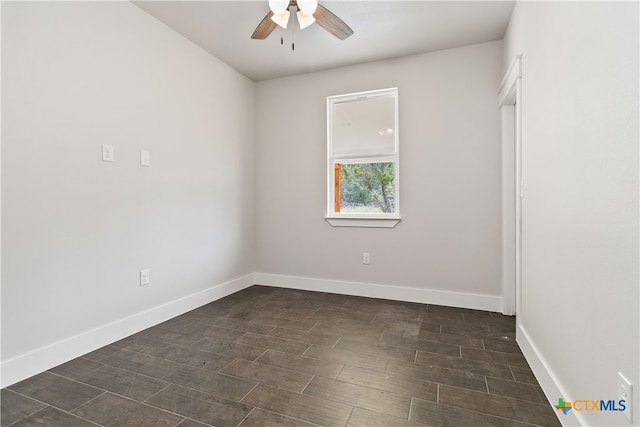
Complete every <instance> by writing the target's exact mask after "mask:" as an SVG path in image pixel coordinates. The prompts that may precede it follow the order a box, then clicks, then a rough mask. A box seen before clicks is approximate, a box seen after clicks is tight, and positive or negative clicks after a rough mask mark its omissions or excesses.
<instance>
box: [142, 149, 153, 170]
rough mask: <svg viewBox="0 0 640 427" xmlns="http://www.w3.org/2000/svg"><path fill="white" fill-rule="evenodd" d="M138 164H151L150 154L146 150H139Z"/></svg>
mask: <svg viewBox="0 0 640 427" xmlns="http://www.w3.org/2000/svg"><path fill="white" fill-rule="evenodd" d="M140 166H151V154H150V153H149V152H148V151H145V150H142V151H140Z"/></svg>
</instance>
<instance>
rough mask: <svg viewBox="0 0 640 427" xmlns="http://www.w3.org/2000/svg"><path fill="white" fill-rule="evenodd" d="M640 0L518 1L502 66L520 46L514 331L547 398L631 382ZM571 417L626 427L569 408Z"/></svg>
mask: <svg viewBox="0 0 640 427" xmlns="http://www.w3.org/2000/svg"><path fill="white" fill-rule="evenodd" d="M638 18H639V15H638V3H637V2H627V3H613V2H558V3H555V2H518V3H517V5H516V8H515V11H514V14H513V17H512V20H511V23H510V26H509V29H508V31H507V34H506V37H505V41H504V44H505V53H504V61H503V70H505V71H506V67H507V66H508V64H509V63H510V62H511V60H512V59H513V58H514V57H515V55H517V54H519V53H523V59H522V62H523V66H522V67H523V78H522V104H521V105H522V111H523V113H522V114H523V115H522V143H523V180H524V194H525V197H524V199H523V236H522V239H523V240H522V244H523V248H522V252H523V267H522V311H521V312H520V313H519V323H520V330H519V335H518V340H519V342H520V344H521V345H522V346H523V347H524V348H525V352H526V354H527V357H528V359H529V360H530V362H532V364H533V368H534V371H535V372H536V375H537V376H538V378H539V380H540V381H541V383H542V385H543V387H544V388H545V391H546V392H547V396H548V397H549V399H551V400H553V401H555V402H557V399H558V398H559V397H564V398H565V400H568V401H572V400H576V399H617V398H618V395H617V389H616V384H617V379H616V375H617V372H618V371H621V372H623V373H624V374H625V375H626V376H627V377H628V378H629V379H630V380H631V381H632V382H633V383H634V385H635V394H636V395H635V399H634V400H635V402H634V405H635V408H634V411H635V420H634V425H636V426H637V425H640V424H639V420H640V416H639V415H640V413H639V411H640V407H639V405H638V402H639V400H638V394H639V393H640V376H639V375H640V374H639V371H638V369H639V368H638V367H639V365H640V360H639V345H640V344H639V336H640V330H639V324H640V319H639V312H640V310H639V295H638V279H639V276H638V260H639V258H638V257H639V251H638V215H639V212H638V188H639V182H638V139H639V131H638V96H639V93H638V75H639V67H638V54H639V45H638V36H639V34H638ZM560 418H561V420H563V422H565V423H566V424H567V425H569V424H577V423H578V422H580V423H582V424H583V425H600V426H612V425H628V424H627V422H626V420H625V419H624V417H623V416H622V415H620V414H619V413H612V412H577V411H570V413H569V415H568V416H566V417H565V416H562V415H561V416H560Z"/></svg>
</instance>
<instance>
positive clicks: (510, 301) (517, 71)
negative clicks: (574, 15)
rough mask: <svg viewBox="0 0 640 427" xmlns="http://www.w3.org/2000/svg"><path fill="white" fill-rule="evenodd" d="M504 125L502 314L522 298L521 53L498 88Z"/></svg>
mask: <svg viewBox="0 0 640 427" xmlns="http://www.w3.org/2000/svg"><path fill="white" fill-rule="evenodd" d="M498 107H499V108H500V120H501V126H502V129H501V130H502V137H501V138H502V313H503V314H505V315H509V316H513V315H514V314H519V313H520V307H521V298H522V295H521V294H522V197H523V189H524V187H523V181H522V120H521V117H522V54H520V55H517V56H516V57H515V58H514V60H513V61H512V62H511V65H510V66H509V69H508V70H507V72H506V73H505V75H504V78H503V79H502V82H501V83H500V86H499V87H498Z"/></svg>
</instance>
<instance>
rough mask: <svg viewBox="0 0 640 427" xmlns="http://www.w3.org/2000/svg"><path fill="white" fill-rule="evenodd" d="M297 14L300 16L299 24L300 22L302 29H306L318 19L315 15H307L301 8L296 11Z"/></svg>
mask: <svg viewBox="0 0 640 427" xmlns="http://www.w3.org/2000/svg"><path fill="white" fill-rule="evenodd" d="M296 15H297V16H298V24H300V29H301V30H304V29H305V28H307V27H308V26H309V25H311V24H313V23H314V22H316V19H315V18H314V17H313V16H311V15H305V14H304V13H302V11H301V10H299V11H298V13H296Z"/></svg>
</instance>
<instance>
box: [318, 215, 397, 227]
mask: <svg viewBox="0 0 640 427" xmlns="http://www.w3.org/2000/svg"><path fill="white" fill-rule="evenodd" d="M325 220H326V221H327V222H328V223H329V224H331V226H332V227H365V228H393V227H395V226H396V225H398V223H399V222H400V218H364V217H352V218H337V217H326V218H325Z"/></svg>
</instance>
